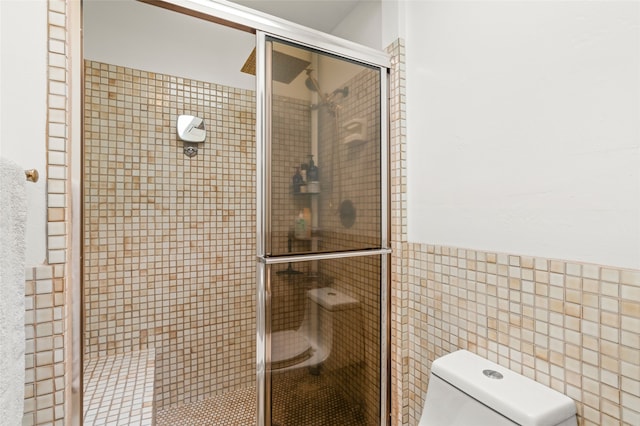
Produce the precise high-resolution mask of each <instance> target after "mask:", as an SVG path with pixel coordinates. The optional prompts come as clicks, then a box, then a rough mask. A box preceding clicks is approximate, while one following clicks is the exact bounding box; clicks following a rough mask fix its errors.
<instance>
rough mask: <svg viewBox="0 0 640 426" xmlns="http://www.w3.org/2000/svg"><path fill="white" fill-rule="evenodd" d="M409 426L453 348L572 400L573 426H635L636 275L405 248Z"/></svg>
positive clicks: (638, 416) (639, 365) (639, 342)
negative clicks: (438, 363)
mask: <svg viewBox="0 0 640 426" xmlns="http://www.w3.org/2000/svg"><path fill="white" fill-rule="evenodd" d="M403 251H404V253H405V255H406V259H407V262H408V264H407V272H408V276H407V279H408V286H407V288H408V328H407V332H408V340H409V348H408V349H409V351H408V354H409V357H408V371H409V374H408V384H409V394H408V406H409V419H408V424H417V421H418V419H419V418H420V414H421V410H422V404H423V400H424V396H425V394H426V390H427V381H428V374H429V368H430V366H431V363H432V362H433V360H434V359H435V358H437V357H439V356H442V355H444V354H446V353H449V352H453V351H455V350H457V349H469V350H471V351H472V352H475V353H477V354H479V355H481V356H484V357H486V358H488V359H490V360H492V361H495V362H497V363H499V364H500V365H502V366H505V367H507V368H510V369H512V370H514V371H516V372H518V373H521V374H523V375H525V376H527V377H530V378H532V379H535V380H536V381H538V382H540V383H542V384H544V385H547V386H550V387H551V388H553V389H556V390H558V391H559V392H562V393H564V394H566V395H568V396H569V397H571V398H573V399H574V400H575V401H576V404H577V410H578V417H579V422H580V424H584V425H629V426H631V425H638V424H640V271H636V270H623V269H616V268H609V267H601V266H598V265H593V264H584V263H577V262H567V261H559V260H552V259H545V258H533V257H527V256H515V255H508V254H500V253H491V252H482V251H473V250H464V249H458V248H452V247H442V246H433V245H422V244H405V245H404V247H403Z"/></svg>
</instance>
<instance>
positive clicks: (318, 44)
mask: <svg viewBox="0 0 640 426" xmlns="http://www.w3.org/2000/svg"><path fill="white" fill-rule="evenodd" d="M138 1H140V2H143V3H148V4H151V5H154V6H158V7H161V8H164V9H168V10H171V11H174V12H177V13H182V14H185V15H189V16H193V17H197V18H200V19H204V20H207V21H211V22H214V23H217V24H222V25H225V26H228V27H233V28H237V29H239V30H242V31H246V32H250V33H253V34H256V82H257V84H256V139H257V145H256V153H257V159H256V160H257V161H256V172H257V176H256V181H257V199H256V202H257V212H256V219H257V220H256V226H257V236H256V246H257V252H256V255H257V267H256V275H257V276H256V284H257V304H258V305H257V307H256V316H257V324H256V326H257V333H256V342H257V343H256V345H257V360H256V368H257V379H256V385H257V387H258V389H257V394H258V419H257V421H258V425H259V426H270V421H271V418H270V413H269V410H270V404H267V402H270V401H269V399H270V395H269V392H268V391H269V380H270V378H269V377H268V374H267V373H268V370H267V367H268V366H269V364H268V362H269V361H270V360H269V352H270V344H271V342H270V337H271V336H270V334H269V333H268V331H269V330H270V324H269V318H267V315H266V313H267V312H269V311H268V309H269V307H270V303H271V301H270V290H271V288H270V287H271V284H270V281H269V275H270V274H269V272H270V269H271V265H273V264H278V263H289V262H304V261H310V260H323V259H325V260H326V259H336V258H345V257H357V256H380V258H381V267H380V269H381V282H380V289H381V307H380V308H381V315H380V320H381V329H380V340H381V341H380V344H381V359H380V363H381V364H380V366H381V372H380V373H381V378H380V381H381V383H380V394H381V401H380V424H381V425H387V424H389V423H390V420H391V417H390V415H391V407H390V383H391V377H390V370H389V363H390V352H389V351H390V296H389V295H390V282H391V277H390V267H391V261H390V254H391V248H390V243H389V241H390V239H389V236H390V226H389V217H390V215H389V208H390V199H389V184H390V181H389V127H388V124H389V93H388V91H389V86H388V78H389V71H390V67H391V61H390V58H389V55H388V54H387V53H385V52H383V51H381V50H377V49H372V48H370V47H367V46H363V45H360V44H358V43H354V42H351V41H349V40H345V39H342V38H339V37H336V36H333V35H330V34H326V33H323V32H320V31H316V30H313V29H310V28H307V27H305V26H302V25H299V24H295V23H293V22H289V21H286V20H284V19H280V18H277V17H274V16H271V15H268V14H265V13H262V12H258V11H256V10H253V9H250V8H247V7H244V6H240V5H238V4H234V3H229V2H226V1H219V0H138ZM267 36H268V37H271V38H274V39H279V40H282V41H284V42H288V43H294V44H297V45H300V46H303V47H308V48H311V49H314V50H317V51H322V52H326V53H329V54H332V55H335V56H338V57H342V58H344V59H347V60H352V61H355V62H359V63H362V64H365V65H369V66H373V67H377V68H379V70H380V115H381V120H380V133H381V134H380V136H381V157H380V160H381V161H380V163H381V170H380V173H381V175H380V176H381V180H380V183H381V210H382V211H381V212H380V213H381V217H380V219H381V224H380V225H381V236H380V237H381V240H380V248H378V249H370V250H359V251H347V252H337V253H322V254H306V255H299V256H295V257H294V256H279V257H266V256H265V242H266V239H265V238H266V237H270V236H269V235H268V234H265V232H266V231H268V227H267V222H266V220H267V219H268V216H267V215H269V214H270V209H266V208H265V207H267V203H268V202H269V199H268V198H267V197H268V195H270V194H269V185H268V183H269V179H270V175H269V173H268V171H269V169H268V167H269V166H270V158H269V155H270V153H269V151H268V150H267V146H268V141H267V136H268V131H267V130H268V128H267V126H269V125H270V122H269V121H268V120H270V117H269V111H268V110H269V109H268V108H267V107H268V104H267V102H268V96H270V92H271V91H270V87H269V85H270V82H269V81H268V79H267V68H268V67H267V62H266V61H267V52H266V37H267ZM267 414H269V416H268V417H266V415H267Z"/></svg>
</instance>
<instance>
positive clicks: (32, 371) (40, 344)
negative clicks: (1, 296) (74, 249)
mask: <svg viewBox="0 0 640 426" xmlns="http://www.w3.org/2000/svg"><path fill="white" fill-rule="evenodd" d="M63 271H64V269H63V267H62V265H56V266H49V265H43V266H38V267H35V268H28V269H27V274H26V288H25V297H26V300H25V310H26V312H25V335H26V340H27V341H26V351H25V369H26V374H25V401H24V404H25V405H24V417H23V425H40V424H56V425H57V424H63V422H64V413H65V409H64V403H65V384H66V379H65V373H66V371H65V363H64V360H65V352H64V351H65V325H66V319H65V289H64V285H65V280H64V273H63Z"/></svg>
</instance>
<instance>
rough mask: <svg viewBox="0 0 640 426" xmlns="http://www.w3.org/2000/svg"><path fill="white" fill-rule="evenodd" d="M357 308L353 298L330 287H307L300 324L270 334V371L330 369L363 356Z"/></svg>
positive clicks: (357, 303)
mask: <svg viewBox="0 0 640 426" xmlns="http://www.w3.org/2000/svg"><path fill="white" fill-rule="evenodd" d="M359 309H360V304H359V302H358V301H357V300H356V299H354V298H353V297H350V296H348V295H346V294H344V293H342V292H340V291H338V290H335V289H333V288H329V287H322V288H316V289H312V290H308V291H307V301H306V307H305V312H304V318H303V320H302V323H301V325H300V327H299V328H298V329H297V330H284V331H277V332H274V333H272V334H271V371H280V372H282V371H287V370H291V369H296V368H302V367H315V366H318V365H320V364H323V366H324V367H325V368H331V369H333V368H340V367H343V366H345V365H347V364H349V363H353V362H356V361H358V360H360V359H362V353H361V352H362V348H363V346H364V345H363V342H362V332H361V321H360V318H359V312H360V311H359ZM343 336H348V337H347V338H348V339H349V341H344V340H345V339H343Z"/></svg>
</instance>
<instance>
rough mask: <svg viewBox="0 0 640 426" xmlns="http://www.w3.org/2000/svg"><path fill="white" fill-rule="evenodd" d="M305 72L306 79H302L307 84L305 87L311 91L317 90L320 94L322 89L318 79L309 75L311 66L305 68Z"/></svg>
mask: <svg viewBox="0 0 640 426" xmlns="http://www.w3.org/2000/svg"><path fill="white" fill-rule="evenodd" d="M305 72H306V73H307V79H306V80H305V81H304V85H305V86H307V89H309V90H311V91H313V92H318V94H319V95H320V96H322V90H321V89H320V84H319V83H318V80H316V79H315V78H313V76H312V75H311V73H312V72H313V70H312V69H311V68H307V69H306V71H305Z"/></svg>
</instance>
